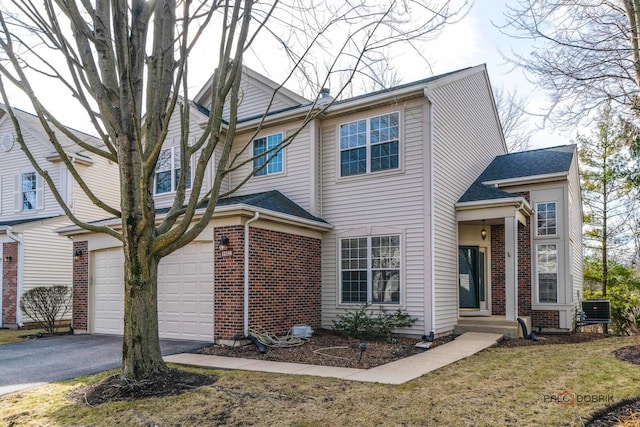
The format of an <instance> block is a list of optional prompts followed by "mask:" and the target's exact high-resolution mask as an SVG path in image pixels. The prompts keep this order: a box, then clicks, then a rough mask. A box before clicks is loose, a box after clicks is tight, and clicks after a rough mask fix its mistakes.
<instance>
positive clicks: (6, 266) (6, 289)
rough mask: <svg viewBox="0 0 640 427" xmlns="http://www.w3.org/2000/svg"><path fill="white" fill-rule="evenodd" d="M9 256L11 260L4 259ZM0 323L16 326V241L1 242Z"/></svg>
mask: <svg viewBox="0 0 640 427" xmlns="http://www.w3.org/2000/svg"><path fill="white" fill-rule="evenodd" d="M5 257H11V261H6V262H5V260H4V258H5ZM0 262H2V263H3V265H2V324H3V325H4V326H7V327H15V326H17V321H16V314H17V310H18V242H8V243H3V244H2V260H0Z"/></svg>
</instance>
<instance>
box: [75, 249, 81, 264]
mask: <svg viewBox="0 0 640 427" xmlns="http://www.w3.org/2000/svg"><path fill="white" fill-rule="evenodd" d="M82 254H83V252H82V249H78V250H77V251H75V252H74V253H73V259H74V260H75V262H78V261H80V257H81V256H82Z"/></svg>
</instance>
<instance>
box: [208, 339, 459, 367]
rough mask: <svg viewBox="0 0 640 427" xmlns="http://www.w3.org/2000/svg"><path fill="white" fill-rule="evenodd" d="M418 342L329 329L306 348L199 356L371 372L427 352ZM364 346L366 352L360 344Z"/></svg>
mask: <svg viewBox="0 0 640 427" xmlns="http://www.w3.org/2000/svg"><path fill="white" fill-rule="evenodd" d="M453 339H455V336H446V337H441V338H436V339H435V340H434V341H433V342H432V343H431V347H430V348H434V347H437V346H438V345H442V344H444V343H446V342H449V341H452V340H453ZM419 342H420V340H419V339H416V338H403V337H397V338H394V339H393V341H392V342H389V341H385V340H358V339H354V338H347V337H343V336H340V335H337V334H335V333H334V332H332V331H329V330H326V329H319V330H316V331H315V332H314V333H313V335H312V336H311V338H310V339H309V340H308V341H307V342H306V343H304V344H302V345H300V346H295V347H284V348H282V347H281V348H272V347H267V352H266V353H264V354H262V353H260V352H259V351H258V348H257V347H256V346H254V345H253V344H250V345H245V346H241V347H230V346H220V345H212V346H209V347H205V348H203V349H200V350H197V351H196V353H201V354H211V355H216V356H227V357H241V358H245V359H259V360H270V361H274V362H291V363H304V364H308V365H322V366H339V367H343V368H359V369H370V368H373V367H376V366H380V365H384V364H385V363H389V362H393V361H394V360H398V359H402V358H404V357H407V356H411V355H414V354H419V353H423V352H425V351H426V350H425V349H422V348H417V347H416V346H415V344H416V343H419ZM361 343H365V344H366V348H365V350H364V351H361V350H360V344H361Z"/></svg>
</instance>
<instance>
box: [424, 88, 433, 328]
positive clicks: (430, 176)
mask: <svg viewBox="0 0 640 427" xmlns="http://www.w3.org/2000/svg"><path fill="white" fill-rule="evenodd" d="M424 97H425V98H426V99H427V103H428V104H429V143H428V144H427V150H428V151H429V166H428V167H429V240H430V241H429V246H430V249H429V251H430V252H431V254H430V260H429V262H430V265H431V278H430V281H431V330H430V331H429V332H431V333H433V334H434V335H435V333H436V262H435V258H436V257H435V250H436V243H435V236H434V233H435V229H436V227H435V220H434V215H435V207H434V196H433V195H434V192H435V184H434V172H433V165H434V161H433V103H432V102H431V99H429V89H428V88H424ZM426 332H427V331H426V328H425V335H426Z"/></svg>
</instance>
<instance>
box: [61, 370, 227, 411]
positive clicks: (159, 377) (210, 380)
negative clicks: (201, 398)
mask: <svg viewBox="0 0 640 427" xmlns="http://www.w3.org/2000/svg"><path fill="white" fill-rule="evenodd" d="M217 380H218V377H216V376H213V375H204V374H198V373H194V372H187V371H181V370H179V369H169V370H168V371H165V372H158V373H156V374H155V375H153V376H152V377H151V378H148V379H145V380H140V381H128V380H124V379H122V378H121V377H120V375H113V376H111V377H109V378H106V379H104V380H102V381H100V382H99V383H96V384H93V385H90V386H86V387H79V388H77V389H75V390H73V391H72V392H71V393H69V395H68V398H69V399H71V400H73V401H76V402H80V403H85V404H87V405H89V406H95V405H100V404H101V403H106V402H115V401H121V400H136V399H144V398H147V397H163V396H172V395H177V394H181V393H185V392H187V391H192V390H195V389H197V388H198V387H202V386H205V385H211V384H214V383H215V382H216V381H217Z"/></svg>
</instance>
